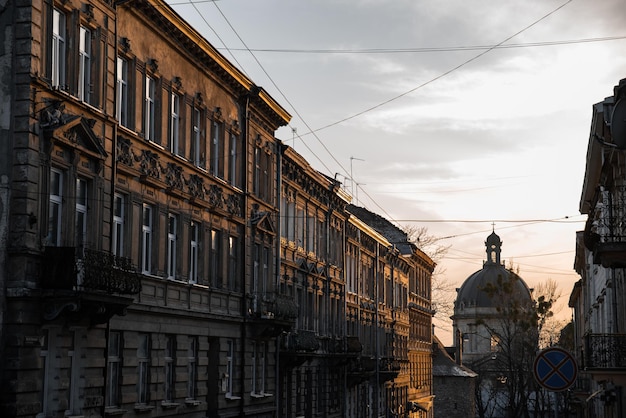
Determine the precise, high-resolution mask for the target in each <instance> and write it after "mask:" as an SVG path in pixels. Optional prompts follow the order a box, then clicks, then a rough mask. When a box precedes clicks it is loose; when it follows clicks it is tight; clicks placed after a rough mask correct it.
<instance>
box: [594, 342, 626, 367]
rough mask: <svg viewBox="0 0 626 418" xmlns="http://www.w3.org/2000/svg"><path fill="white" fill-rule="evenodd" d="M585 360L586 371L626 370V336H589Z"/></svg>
mask: <svg viewBox="0 0 626 418" xmlns="http://www.w3.org/2000/svg"><path fill="white" fill-rule="evenodd" d="M584 360H585V368H586V369H603V370H611V369H612V370H624V369H626V334H588V335H587V336H585V359H584Z"/></svg>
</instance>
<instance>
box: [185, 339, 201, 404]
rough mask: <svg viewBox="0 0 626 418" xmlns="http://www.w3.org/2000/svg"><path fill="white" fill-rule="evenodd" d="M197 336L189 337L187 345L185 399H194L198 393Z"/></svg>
mask: <svg viewBox="0 0 626 418" xmlns="http://www.w3.org/2000/svg"><path fill="white" fill-rule="evenodd" d="M198 347H199V345H198V337H196V336H191V337H189V345H188V347H187V399H188V400H194V399H196V397H197V395H198Z"/></svg>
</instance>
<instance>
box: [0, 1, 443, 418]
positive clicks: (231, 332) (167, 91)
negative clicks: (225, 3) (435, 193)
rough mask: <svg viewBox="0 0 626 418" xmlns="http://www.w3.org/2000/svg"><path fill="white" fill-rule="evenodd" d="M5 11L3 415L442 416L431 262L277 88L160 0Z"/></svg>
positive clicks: (0, 263) (0, 178)
mask: <svg viewBox="0 0 626 418" xmlns="http://www.w3.org/2000/svg"><path fill="white" fill-rule="evenodd" d="M0 23H2V27H4V28H5V29H6V30H5V31H4V32H3V34H2V35H0V36H1V37H3V43H2V45H3V47H2V48H4V49H3V50H2V51H0V71H1V74H2V76H3V77H0V91H1V92H2V97H3V99H4V100H3V104H2V105H0V106H1V107H0V147H1V148H2V151H3V152H2V153H0V284H1V286H0V308H1V309H0V358H2V360H3V361H2V364H1V365H0V387H2V389H3V390H2V393H0V415H2V416H18V417H68V416H100V417H104V416H124V417H137V416H142V417H146V416H151V417H156V416H187V417H199V418H200V417H202V418H204V417H218V416H219V417H234V416H254V417H267V418H270V417H276V416H280V417H294V416H305V417H312V416H335V417H344V416H354V417H378V416H381V415H387V416H397V415H398V414H399V415H400V416H428V417H430V416H432V409H431V405H432V391H431V378H430V376H431V371H430V368H431V361H430V355H431V343H432V341H431V334H430V329H431V328H430V320H431V316H432V311H431V304H430V275H431V273H432V270H433V268H434V264H433V262H432V260H430V259H429V258H428V257H427V256H426V255H425V254H423V253H422V252H420V251H419V250H417V249H416V248H415V247H413V246H412V245H410V244H408V243H407V238H406V235H402V234H401V233H400V234H399V232H398V231H397V230H394V229H393V228H391V226H390V224H389V223H388V222H387V224H386V226H384V228H383V229H380V230H379V229H378V227H376V226H373V225H370V223H371V220H367V219H361V218H364V215H363V213H365V212H363V213H361V214H358V213H357V210H356V208H355V209H353V210H352V209H350V208H348V203H349V201H350V198H349V196H348V195H347V194H346V193H345V192H344V191H343V190H342V189H341V188H340V184H339V183H338V182H336V181H335V180H333V179H331V178H328V177H327V176H325V175H323V174H320V173H319V172H317V171H315V170H313V169H312V168H311V167H310V166H309V165H308V163H307V162H306V161H305V160H304V159H303V158H302V157H301V156H299V155H298V154H297V153H295V152H294V151H293V150H292V149H290V148H288V147H285V146H283V145H282V144H281V143H280V141H278V140H277V139H276V138H275V136H274V135H275V131H276V130H277V129H278V128H279V127H280V126H283V125H285V124H287V123H288V122H289V120H290V115H289V114H288V112H286V111H285V109H283V108H282V107H281V106H280V105H279V104H278V103H277V102H275V101H274V100H273V99H272V97H270V96H269V95H268V94H267V92H266V91H264V90H263V89H262V88H260V87H258V86H256V85H255V84H254V83H253V81H252V80H250V79H249V78H248V77H246V76H245V75H244V74H243V73H242V72H241V71H240V70H238V69H237V68H236V67H234V66H233V65H232V64H231V63H230V62H228V61H227V60H226V59H225V58H224V57H223V56H222V55H221V54H220V53H219V52H218V51H217V50H216V49H215V48H214V47H213V46H212V45H210V44H209V43H208V42H207V41H206V40H205V39H204V38H203V37H202V36H201V35H200V34H199V33H198V32H197V31H195V30H194V29H193V28H191V27H190V26H189V25H188V24H187V23H186V22H185V21H183V20H182V19H181V18H180V17H179V16H178V15H177V14H176V13H175V12H174V11H173V10H172V9H171V8H170V7H169V6H168V5H167V4H166V3H165V2H163V1H162V0H134V1H117V2H114V1H107V0H102V1H89V2H80V1H74V0H63V1H61V0H59V1H55V0H44V1H43V2H39V3H38V2H26V3H19V4H17V3H15V2H9V3H7V4H6V5H5V7H4V9H3V12H2V13H0ZM368 216H369V215H368ZM392 232H393V234H391V233H392ZM390 234H391V235H390ZM398 234H399V235H398ZM392 414H396V415H392Z"/></svg>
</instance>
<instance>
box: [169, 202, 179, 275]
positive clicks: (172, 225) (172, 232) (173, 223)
mask: <svg viewBox="0 0 626 418" xmlns="http://www.w3.org/2000/svg"><path fill="white" fill-rule="evenodd" d="M177 228H178V216H176V215H175V214H173V213H170V214H169V215H168V216H167V278H168V279H176V235H177V234H176V232H177Z"/></svg>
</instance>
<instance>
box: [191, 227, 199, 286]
mask: <svg viewBox="0 0 626 418" xmlns="http://www.w3.org/2000/svg"><path fill="white" fill-rule="evenodd" d="M198 237H199V228H198V223H196V222H194V221H191V225H190V226H189V283H198Z"/></svg>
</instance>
